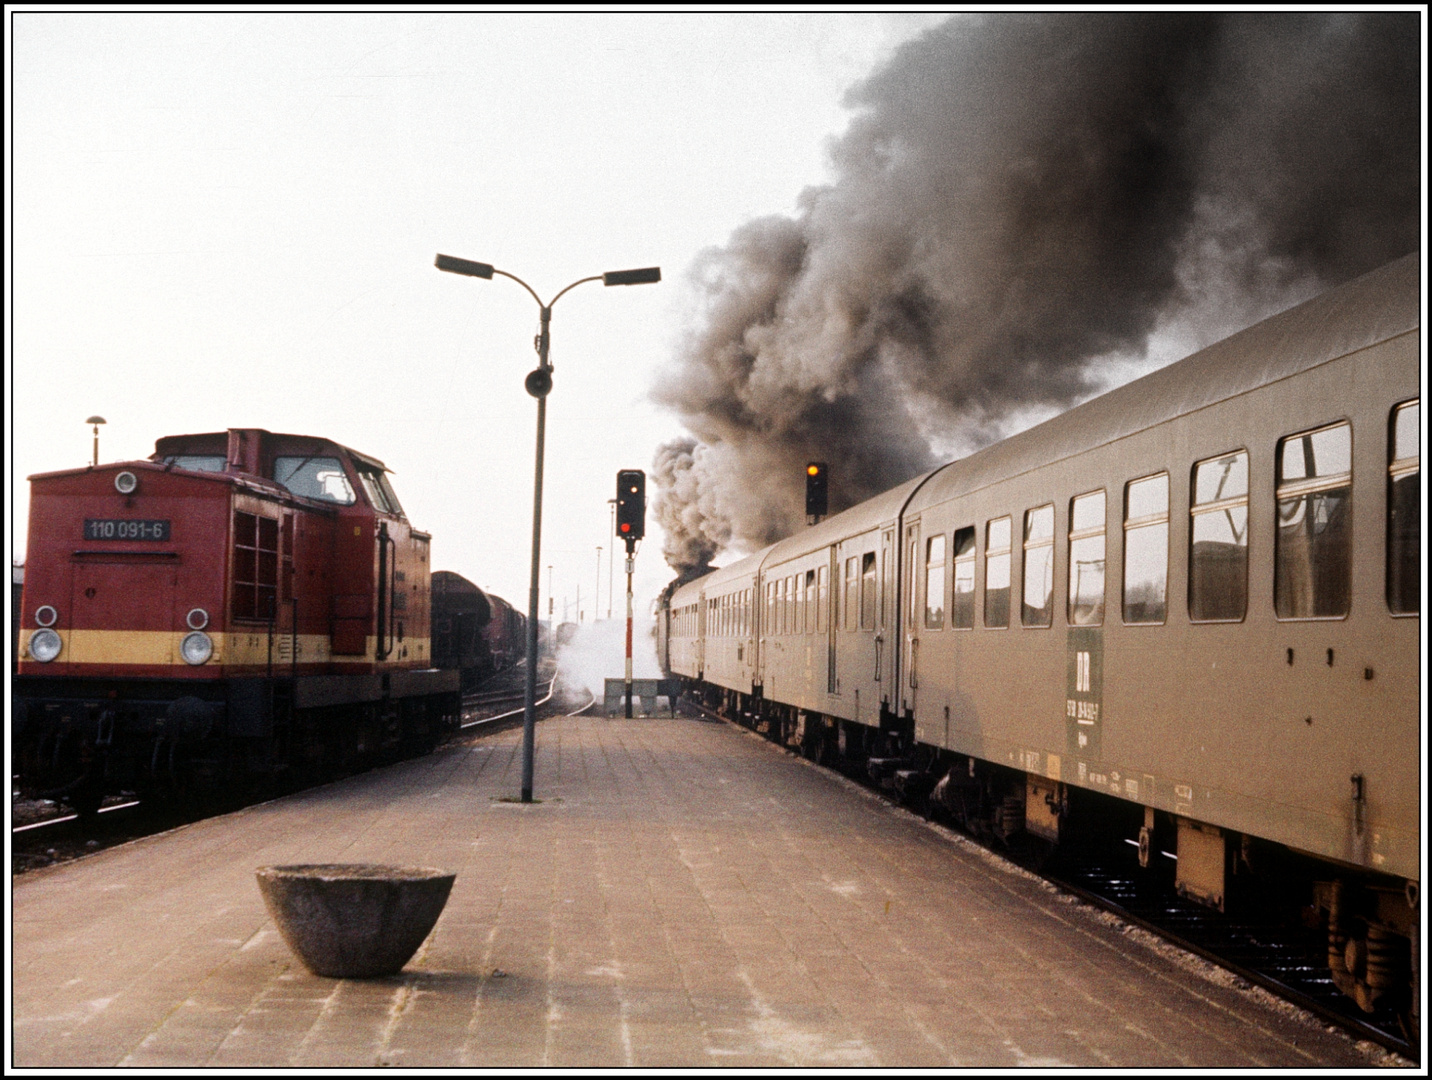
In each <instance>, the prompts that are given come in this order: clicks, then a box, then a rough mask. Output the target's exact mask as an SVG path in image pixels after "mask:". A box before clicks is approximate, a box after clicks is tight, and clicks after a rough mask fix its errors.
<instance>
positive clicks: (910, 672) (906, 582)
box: [900, 521, 920, 713]
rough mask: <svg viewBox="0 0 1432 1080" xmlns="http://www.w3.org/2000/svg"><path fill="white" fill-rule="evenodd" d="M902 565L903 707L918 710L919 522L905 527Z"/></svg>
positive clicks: (901, 659)
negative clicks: (916, 699) (916, 700)
mask: <svg viewBox="0 0 1432 1080" xmlns="http://www.w3.org/2000/svg"><path fill="white" fill-rule="evenodd" d="M901 555H902V556H903V558H902V560H901V564H900V594H901V595H902V596H904V597H905V609H904V611H903V612H902V613H901V615H902V618H903V620H904V627H903V629H904V634H903V638H904V646H905V647H904V649H903V650H902V654H901V657H900V663H901V666H902V667H903V668H904V678H902V679H901V680H900V707H901V709H902V710H903V711H904V712H906V713H913V712H914V711H915V694H916V692H917V691H918V689H919V687H920V618H919V616H920V590H919V584H920V575H919V571H918V569H917V568H918V567H919V565H920V523H919V522H918V521H916V522H913V523H911V524H909V525H907V526H905V547H904V549H903V550H902V551H901Z"/></svg>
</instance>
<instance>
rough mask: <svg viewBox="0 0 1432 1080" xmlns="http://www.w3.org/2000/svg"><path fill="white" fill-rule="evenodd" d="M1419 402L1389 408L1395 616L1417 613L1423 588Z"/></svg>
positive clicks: (1391, 606)
mask: <svg viewBox="0 0 1432 1080" xmlns="http://www.w3.org/2000/svg"><path fill="white" fill-rule="evenodd" d="M1421 421H1422V410H1421V403H1420V402H1417V401H1409V402H1406V403H1405V404H1402V405H1399V406H1397V408H1395V409H1393V410H1392V439H1391V442H1392V446H1391V447H1390V449H1391V453H1389V454H1388V458H1389V464H1388V468H1387V480H1388V484H1387V607H1388V610H1390V611H1391V612H1392V613H1393V614H1394V615H1416V614H1417V613H1418V612H1419V610H1420V607H1421V590H1422V491H1421V488H1419V487H1418V481H1419V474H1420V472H1421V463H1422V458H1421V447H1420V445H1419V440H1420V436H1421V427H1422V424H1421Z"/></svg>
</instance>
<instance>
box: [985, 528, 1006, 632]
mask: <svg viewBox="0 0 1432 1080" xmlns="http://www.w3.org/2000/svg"><path fill="white" fill-rule="evenodd" d="M1009 544H1010V520H1009V518H1007V517H1002V518H995V519H994V520H993V521H991V522H988V523H987V524H986V525H985V618H984V621H985V625H986V626H994V627H1000V628H1004V627H1007V626H1008V625H1009Z"/></svg>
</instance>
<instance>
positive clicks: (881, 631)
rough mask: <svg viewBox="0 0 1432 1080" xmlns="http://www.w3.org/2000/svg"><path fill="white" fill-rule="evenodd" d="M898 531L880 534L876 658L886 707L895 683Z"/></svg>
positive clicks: (876, 675) (881, 697)
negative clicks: (896, 550) (896, 544)
mask: <svg viewBox="0 0 1432 1080" xmlns="http://www.w3.org/2000/svg"><path fill="white" fill-rule="evenodd" d="M895 602H896V597H895V530H894V529H893V528H890V529H885V530H884V531H883V532H882V533H881V534H880V604H879V620H880V621H879V623H878V626H877V628H876V631H875V640H876V643H877V649H878V650H879V651H878V654H877V656H876V659H875V679H876V681H877V682H878V683H879V684H880V702H881V704H882V705H884V706H885V707H886V708H889V706H890V698H891V696H892V694H893V693H894V690H893V689H892V688H893V687H894V686H895V681H896V676H895V654H896V653H897V652H898V651H899V650H898V649H896V648H895V634H896V627H895Z"/></svg>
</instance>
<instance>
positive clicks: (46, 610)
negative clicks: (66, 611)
mask: <svg viewBox="0 0 1432 1080" xmlns="http://www.w3.org/2000/svg"><path fill="white" fill-rule="evenodd" d="M59 617H60V613H59V612H58V611H56V610H55V609H54V608H53V607H51V606H50V605H49V604H41V605H40V606H39V607H37V608H36V609H35V621H36V622H37V623H39V624H40V625H41V626H54V625H55V620H56V619H58V618H59Z"/></svg>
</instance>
